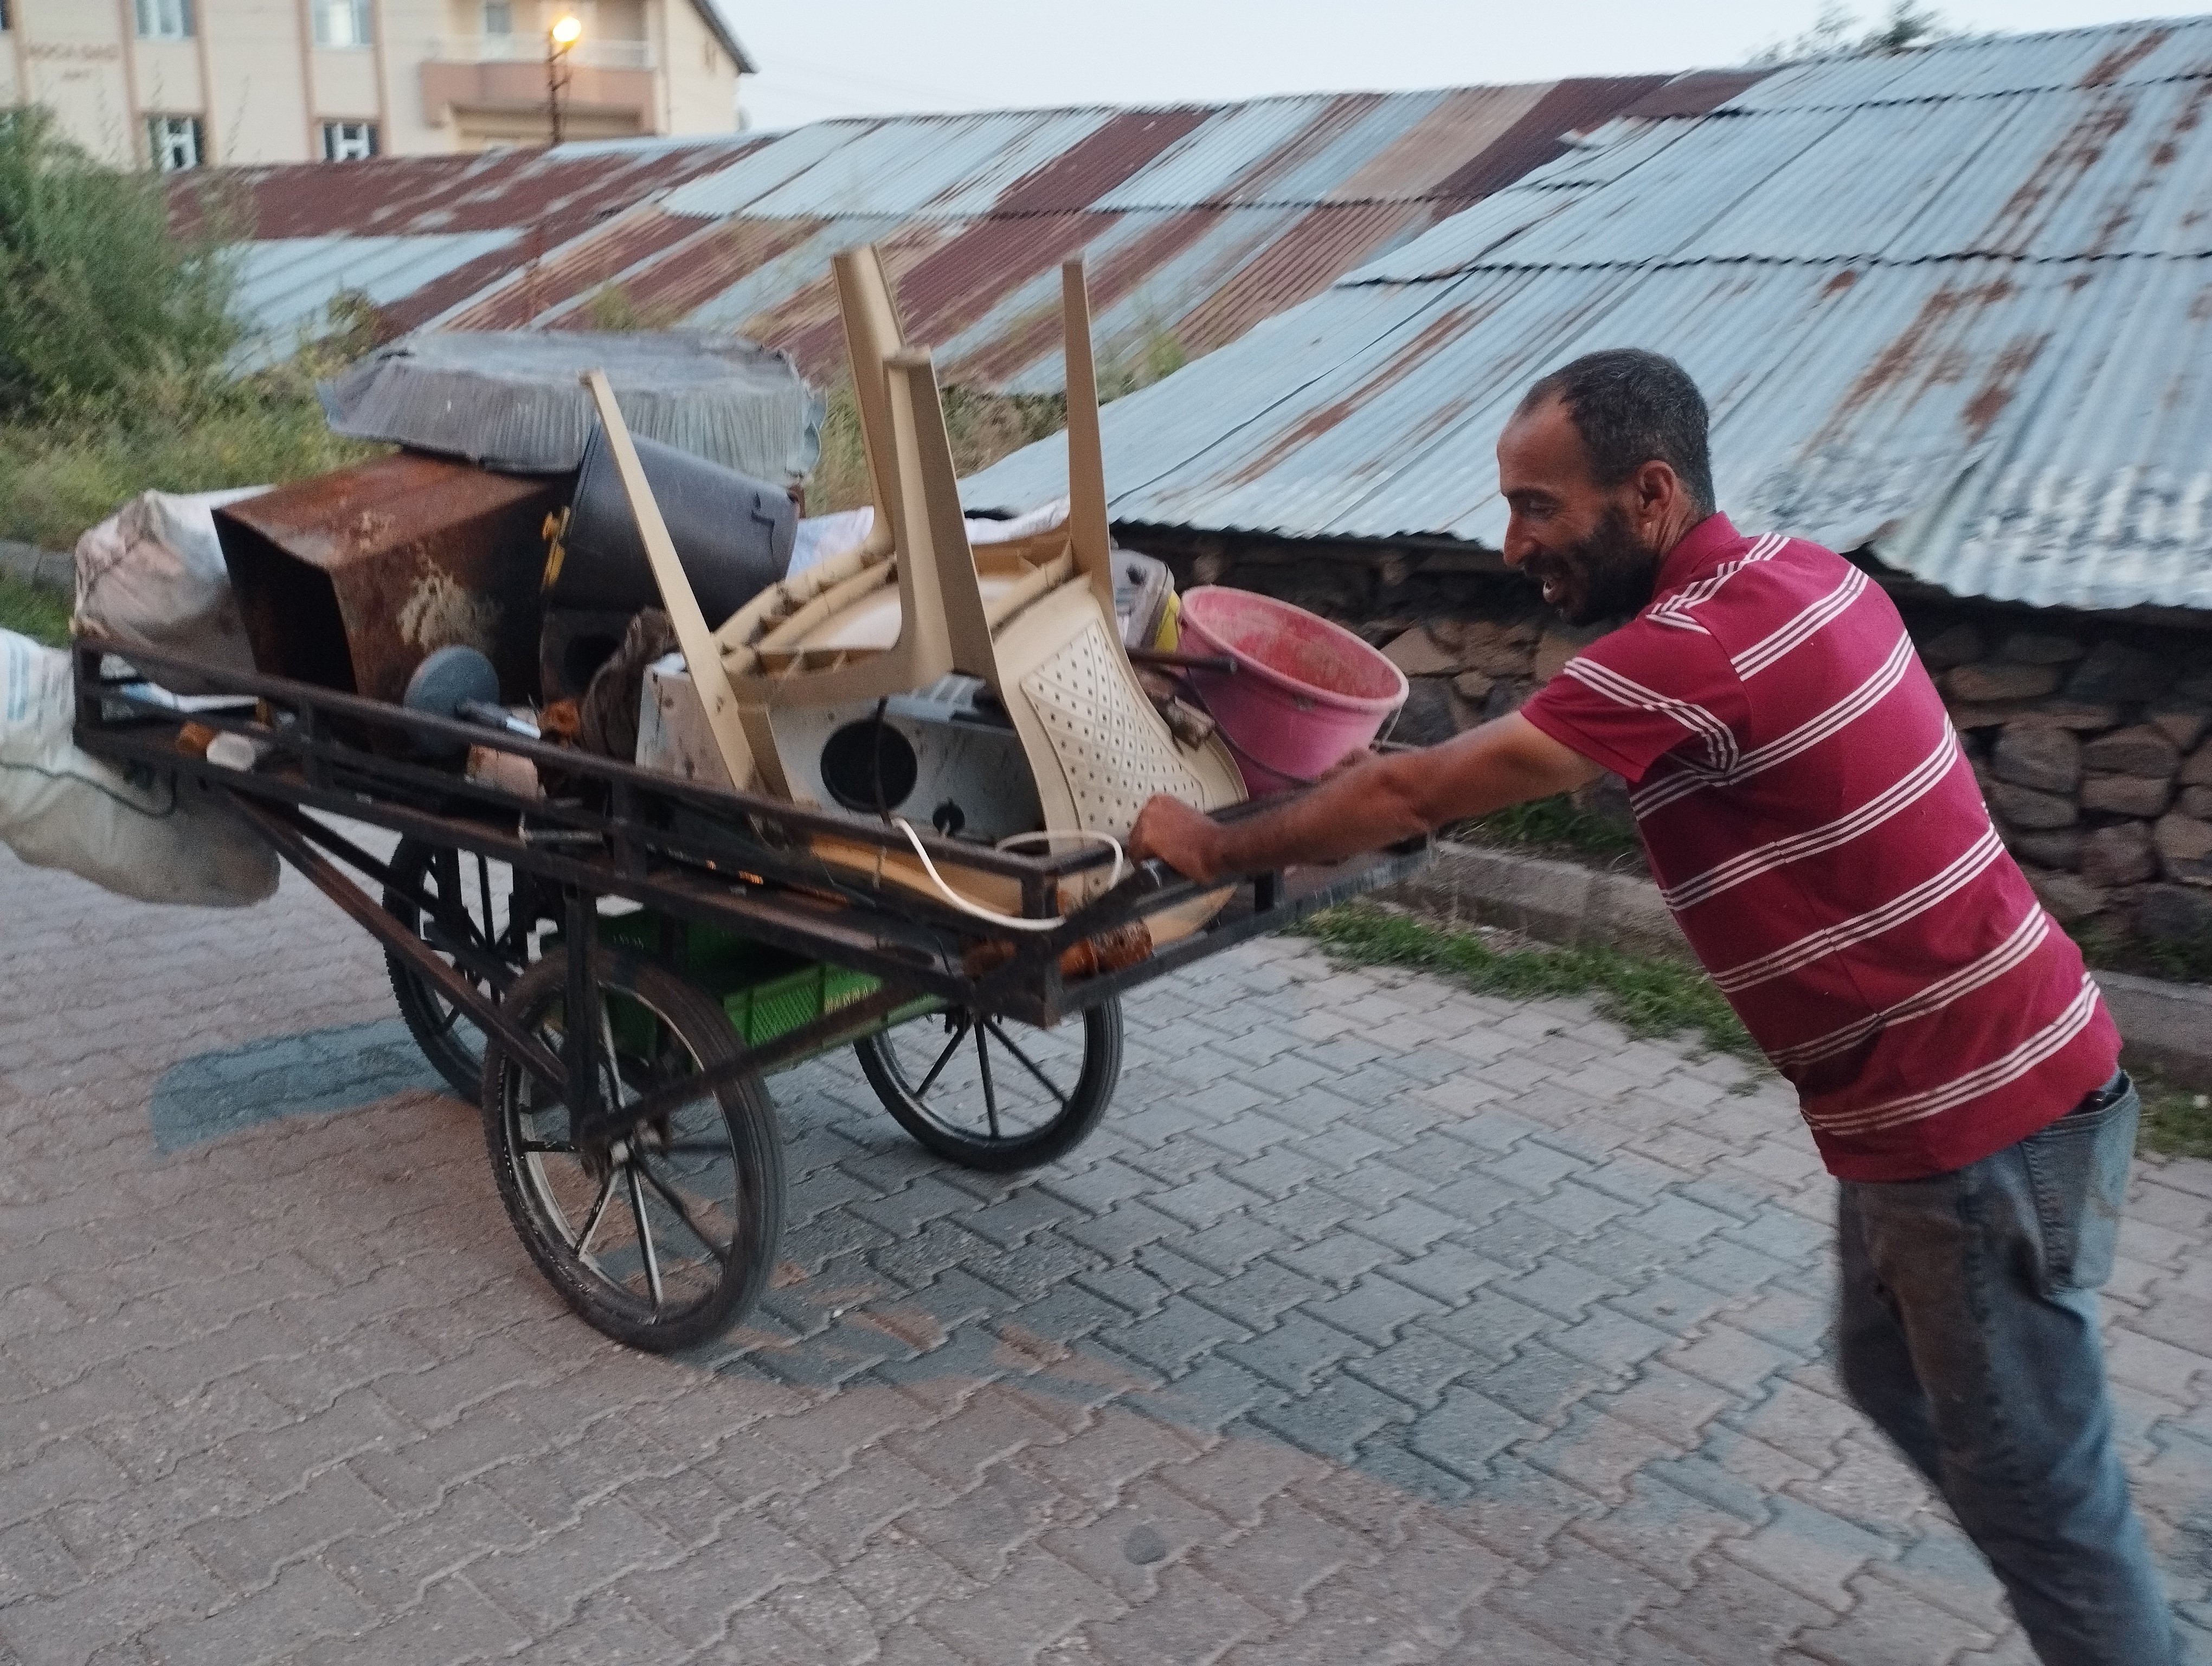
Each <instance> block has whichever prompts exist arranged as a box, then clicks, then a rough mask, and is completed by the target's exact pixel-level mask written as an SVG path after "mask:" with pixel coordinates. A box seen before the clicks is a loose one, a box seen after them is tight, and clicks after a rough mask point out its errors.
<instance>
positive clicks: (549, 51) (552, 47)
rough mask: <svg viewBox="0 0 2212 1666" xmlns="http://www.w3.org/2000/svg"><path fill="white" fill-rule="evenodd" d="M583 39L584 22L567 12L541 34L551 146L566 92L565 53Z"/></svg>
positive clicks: (556, 139) (558, 134)
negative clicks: (543, 35)
mask: <svg viewBox="0 0 2212 1666" xmlns="http://www.w3.org/2000/svg"><path fill="white" fill-rule="evenodd" d="M583 38H584V20H583V19H582V18H580V17H579V16H577V15H576V14H575V13H574V12H567V13H564V14H562V15H561V16H560V17H557V18H556V19H555V20H554V21H553V27H551V28H550V29H548V30H546V31H545V108H546V113H547V115H548V117H549V118H550V126H551V128H552V130H553V143H556V144H558V143H561V99H562V94H565V93H566V92H567V91H568V54H569V52H571V51H572V50H574V46H575V45H576V43H577V42H578V41H579V40H582V39H583Z"/></svg>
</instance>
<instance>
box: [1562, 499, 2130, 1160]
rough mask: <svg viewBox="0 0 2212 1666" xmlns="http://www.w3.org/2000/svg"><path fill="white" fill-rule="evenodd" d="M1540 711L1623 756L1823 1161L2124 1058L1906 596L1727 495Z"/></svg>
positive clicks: (1719, 965) (1672, 868)
mask: <svg viewBox="0 0 2212 1666" xmlns="http://www.w3.org/2000/svg"><path fill="white" fill-rule="evenodd" d="M1522 715H1523V716H1524V717H1526V718H1527V719H1528V721H1530V722H1531V723H1534V725H1535V726H1536V727H1538V728H1540V729H1541V730H1543V732H1544V733H1547V734H1548V735H1550V736H1551V737H1553V739H1555V740H1558V741H1559V742H1560V743H1561V744H1562V745H1566V746H1571V747H1572V748H1573V749H1574V750H1575V751H1577V752H1580V753H1581V754H1582V755H1583V757H1588V758H1590V759H1592V760H1593V761H1595V762H1596V763H1601V764H1603V765H1605V766H1606V767H1607V769H1613V770H1615V771H1617V772H1618V773H1619V774H1620V775H1622V776H1624V777H1625V778H1626V780H1627V781H1629V783H1630V784H1631V787H1632V794H1631V802H1632V805H1633V806H1634V807H1635V812H1636V822H1637V827H1638V831H1639V832H1640V833H1641V834H1642V836H1643V839H1644V849H1645V851H1646V852H1647V853H1648V854H1649V855H1650V860H1651V871H1652V873H1653V876H1654V877H1655V878H1656V879H1657V880H1658V882H1659V885H1660V887H1661V890H1662V892H1663V893H1664V895H1665V897H1666V898H1667V903H1668V907H1669V908H1671V909H1673V910H1674V918H1675V919H1676V920H1677V921H1680V924H1681V927H1682V930H1683V933H1684V934H1685V935H1686V936H1687V937H1688V939H1690V944H1691V946H1692V948H1694V949H1695V950H1696V951H1697V953H1698V956H1699V958H1700V959H1701V960H1703V961H1704V962H1705V967H1706V970H1708V971H1710V972H1711V974H1712V977H1713V981H1714V982H1716V983H1717V984H1718V985H1719V986H1720V988H1721V991H1722V993H1723V994H1725V995H1726V996H1727V997H1728V1000H1729V1005H1731V1006H1734V1007H1735V1010H1736V1012H1737V1013H1738V1014H1739V1015H1741V1018H1742V1019H1743V1022H1744V1026H1745V1027H1746V1028H1747V1029H1748V1030H1749V1031H1751V1033H1752V1036H1753V1038H1754V1039H1755V1040H1756V1041H1757V1042H1758V1043H1759V1046H1760V1047H1762V1048H1764V1049H1765V1051H1766V1055H1767V1057H1768V1058H1770V1059H1771V1060H1772V1061H1774V1067H1775V1068H1776V1069H1778V1071H1780V1072H1781V1073H1782V1074H1783V1075H1784V1077H1785V1078H1787V1079H1788V1080H1789V1081H1790V1083H1791V1085H1794V1086H1795V1087H1796V1090H1797V1094H1798V1100H1799V1103H1800V1104H1801V1105H1802V1107H1803V1110H1804V1113H1805V1120H1806V1121H1807V1122H1808V1123H1809V1124H1811V1126H1812V1129H1813V1135H1814V1140H1816V1141H1817V1142H1818V1143H1819V1146H1820V1154H1821V1156H1822V1157H1823V1158H1825V1159H1826V1163H1827V1165H1828V1168H1829V1170H1830V1171H1831V1172H1832V1173H1834V1174H1836V1175H1838V1176H1840V1177H1843V1178H1844V1179H1847V1180H1909V1179H1914V1178H1917V1177H1921V1176H1924V1175H1929V1174H1940V1173H1944V1172H1947V1171H1948V1170H1953V1169H1957V1168H1961V1167H1964V1166H1965V1165H1966V1164H1969V1163H1972V1162H1974V1161H1976V1160H1978V1159H1979V1158H1984V1157H1986V1156H1988V1155H1989V1154H1990V1152H1996V1151H2000V1150H2002V1149H2003V1148H2004V1147H2005V1146H2009V1145H2011V1144H2012V1143H2013V1142H2015V1140H2020V1139H2022V1138H2024V1137H2025V1136H2027V1134H2033V1132H2034V1131H2035V1130H2036V1129H2038V1128H2041V1127H2043V1126H2044V1125H2045V1123H2047V1122H2051V1121H2052V1120H2053V1119H2054V1118H2056V1117H2058V1116H2063V1115H2064V1114H2065V1112H2066V1111H2067V1110H2070V1109H2071V1108H2072V1107H2073V1106H2074V1105H2075V1104H2077V1103H2078V1102H2079V1101H2080V1100H2081V1097H2083V1096H2084V1095H2085V1094H2087V1093H2088V1092H2089V1091H2091V1090H2092V1089H2093V1088H2095V1087H2097V1086H2098V1085H2100V1084H2101V1083H2102V1082H2104V1081H2105V1080H2106V1078H2108V1077H2109V1076H2110V1075H2111V1074H2112V1069H2113V1066H2114V1061H2115V1060H2116V1059H2117V1058H2118V1053H2119V1036H2118V1031H2116V1030H2115V1029H2114V1028H2113V1026H2112V1018H2110V1016H2109V1015H2108V1014H2107V1013H2106V1011H2105V1006H2104V1002H2103V1000H2101V999H2100V997H2099V995H2098V993H2097V986H2096V985H2095V984H2094V983H2093V982H2091V981H2090V978H2089V976H2088V974H2087V972H2086V971H2085V970H2083V969H2082V964H2081V952H2080V951H2079V950H2078V949H2076V948H2075V946H2074V944H2073V942H2072V941H2071V940H2070V939H2069V938H2068V937H2067V936H2066V934H2065V933H2063V932H2062V931H2060V930H2059V929H2058V927H2057V925H2056V924H2055V923H2054V922H2053V921H2052V920H2051V916H2050V915H2047V914H2046V913H2045V912H2044V910H2043V909H2042V907H2041V905H2040V904H2039V903H2037V901H2036V899H2035V896H2034V893H2033V892H2032V891H2030V890H2029V889H2028V887H2027V880H2026V879H2024V878H2023V877H2022V876H2021V872H2020V869H2019V868H2018V867H2017V866H2015V864H2014V862H2013V860H2012V858H2011V857H2010V856H2009V855H2008V854H2006V852H2005V849H2004V847H2003V846H2002V845H2001V844H2000V843H1999V842H1997V835H1996V829H1995V828H1994V827H1993V826H1991V824H1990V815H1989V811H1988V808H1987V807H1986V806H1984V803H1983V802H1982V793H1981V788H1980V787H1979V786H1978V784H1977V783H1976V781H1975V780H1974V775H1973V770H1972V766H1971V765H1970V764H1969V763H1967V761H1966V755H1965V754H1964V753H1963V752H1962V751H1960V746H1959V739H1958V736H1957V734H1956V733H1954V732H1953V730H1952V727H1951V722H1950V719H1949V717H1948V715H1947V714H1945V712H1944V710H1943V703H1942V700H1941V699H1939V698H1938V697H1937V696H1936V688H1935V684H1932V683H1930V682H1929V680H1928V674H1927V672H1925V671H1923V669H1922V668H1921V665H1920V660H1919V658H1918V656H1917V655H1916V654H1914V652H1913V649H1912V642H1911V638H1909V637H1908V636H1907V635H1905V624H1904V622H1903V621H1902V620H1901V619H1900V618H1899V617H1898V613H1897V609H1896V608H1895V607H1894V606H1893V605H1891V602H1890V599H1889V598H1888V597H1887V596H1886V595H1884V594H1883V593H1882V592H1881V588H1880V587H1878V586H1876V585H1875V584H1873V583H1871V582H1869V580H1868V578H1867V576H1866V575H1865V574H1864V573H1863V572H1861V571H1860V570H1859V569H1857V568H1855V567H1853V566H1851V565H1850V563H1849V562H1845V561H1844V559H1843V558H1842V557H1841V556H1837V555H1835V554H1834V553H1833V552H1832V551H1830V550H1823V549H1821V548H1820V546H1819V545H1818V544H1808V543H1805V542H1804V541H1803V540H1802V539H1799V538H1785V537H1783V536H1781V535H1780V534H1769V535H1768V536H1766V537H1764V538H1745V537H1744V536H1742V534H1741V533H1739V532H1737V531H1736V530H1735V527H1733V526H1730V525H1729V522H1728V520H1727V517H1725V516H1723V515H1714V516H1712V517H1711V519H1709V520H1705V522H1703V523H1702V524H1700V525H1699V526H1697V527H1696V528H1694V529H1693V530H1692V532H1690V534H1689V535H1688V536H1687V537H1686V538H1684V539H1683V540H1682V541H1681V542H1680V544H1676V545H1675V546H1674V549H1673V550H1671V551H1669V552H1668V556H1667V558H1666V561H1665V562H1663V563H1662V566H1661V569H1660V574H1659V581H1658V585H1657V587H1656V593H1655V595H1654V596H1653V598H1652V600H1651V603H1650V605H1649V606H1647V607H1646V608H1644V611H1642V612H1641V613H1639V614H1638V615H1637V616H1636V617H1635V618H1634V619H1632V620H1631V621H1630V622H1629V623H1627V624H1626V625H1624V626H1622V627H1621V628H1620V629H1619V630H1616V631H1613V633H1612V634H1610V635H1607V636H1604V637H1601V639H1599V640H1598V641H1595V642H1594V643H1592V644H1591V645H1590V646H1589V648H1586V649H1584V650H1583V653H1582V654H1580V655H1578V656H1577V658H1575V659H1573V660H1569V661H1568V662H1567V664H1566V666H1565V668H1564V669H1563V670H1562V671H1561V672H1560V673H1559V675H1558V676H1556V677H1554V678H1553V679H1552V680H1551V681H1550V682H1549V683H1548V684H1546V685H1545V686H1544V687H1543V688H1542V689H1541V690H1539V691H1538V693H1537V694H1536V696H1535V697H1534V699H1532V700H1531V701H1530V702H1528V705H1526V706H1524V707H1523V708H1522Z"/></svg>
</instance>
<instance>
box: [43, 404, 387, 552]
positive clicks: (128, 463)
mask: <svg viewBox="0 0 2212 1666" xmlns="http://www.w3.org/2000/svg"><path fill="white" fill-rule="evenodd" d="M141 388H142V397H143V399H144V402H145V403H144V410H143V414H142V413H141V412H140V411H122V410H110V411H103V412H99V413H85V414H81V415H80V416H79V417H78V418H77V419H76V421H73V422H69V423H53V424H46V423H21V424H17V425H15V426H12V427H8V428H0V538H18V539H21V541H22V542H24V543H26V544H40V545H42V546H43V547H45V548H46V549H49V550H68V549H71V548H73V547H74V546H75V545H76V540H77V537H78V535H79V534H80V533H82V532H83V531H84V530H85V528H86V527H88V526H92V525H94V523H95V522H98V521H100V520H105V519H106V517H107V516H108V515H110V514H113V513H114V512H115V510H116V509H117V508H119V507H120V506H121V505H122V504H124V503H125V502H129V501H130V500H131V498H132V497H135V496H137V494H139V493H140V492H143V491H148V490H155V491H168V492H200V491H214V490H216V489H219V488H222V487H224V486H254V485H262V484H268V485H277V484H281V483H283V482H285V481H287V480H298V479H301V478H303V477H307V476H308V475H313V474H320V473H322V472H324V471H326V470H330V469H335V468H340V467H343V465H346V464H348V463H350V462H354V461H356V460H358V459H361V458H363V457H367V456H371V455H374V453H377V452H378V451H380V450H382V449H384V448H383V447H376V446H366V445H362V444H361V443H360V442H359V441H352V440H342V439H340V438H338V436H337V435H334V434H332V433H331V431H330V429H329V428H328V427H327V426H325V423H324V421H323V412H322V407H321V405H320V404H318V403H317V402H316V399H315V396H314V390H313V383H312V380H310V378H309V376H308V374H307V373H306V371H305V369H304V368H301V367H294V366H288V367H286V368H284V369H283V370H282V371H277V372H271V373H270V374H265V375H263V376H259V377H256V378H254V379H253V380H251V381H248V382H243V383H237V384H229V385H225V384H219V383H210V382H200V381H196V380H190V379H163V378H149V379H148V380H147V381H146V382H144V383H143V384H142V385H141Z"/></svg>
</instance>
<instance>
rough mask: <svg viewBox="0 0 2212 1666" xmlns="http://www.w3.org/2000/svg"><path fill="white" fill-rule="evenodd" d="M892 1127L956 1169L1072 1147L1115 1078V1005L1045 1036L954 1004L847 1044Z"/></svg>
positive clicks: (994, 1165) (1018, 1164) (1001, 1164)
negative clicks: (894, 1124) (895, 1123)
mask: <svg viewBox="0 0 2212 1666" xmlns="http://www.w3.org/2000/svg"><path fill="white" fill-rule="evenodd" d="M855 1050H856V1051H857V1052H858V1053H859V1054H860V1068H861V1069H862V1070H863V1071H865V1072H866V1074H867V1078H868V1083H869V1085H870V1086H872V1087H873V1088H874V1089H875V1090H876V1097H878V1098H879V1099H881V1100H882V1101H883V1102H884V1109H885V1110H889V1111H890V1114H891V1115H892V1116H895V1117H896V1118H897V1119H898V1122H899V1126H900V1127H901V1128H904V1129H905V1130H906V1131H907V1132H908V1134H912V1135H913V1136H914V1137H915V1139H916V1140H919V1141H920V1142H921V1144H922V1145H923V1146H927V1148H928V1149H929V1150H931V1151H933V1152H936V1153H937V1154H938V1155H939V1156H940V1157H944V1158H950V1159H951V1161H953V1162H955V1163H958V1164H962V1165H963V1167H966V1168H970V1169H982V1170H991V1171H994V1172H1004V1171H1005V1170H1010V1169H1027V1168H1034V1167H1035V1166H1036V1164H1040V1163H1049V1162H1050V1161H1052V1159H1053V1158H1055V1157H1060V1156H1064V1155H1065V1154H1066V1152H1070V1151H1073V1149H1074V1148H1075V1147H1076V1146H1078V1145H1079V1144H1080V1143H1082V1141H1083V1139H1084V1137H1085V1135H1087V1134H1089V1133H1090V1132H1091V1129H1093V1128H1097V1126H1098V1119H1099V1118H1100V1117H1101V1116H1104V1115H1105V1114H1106V1106H1107V1104H1108V1102H1109V1100H1111V1099H1112V1098H1113V1097H1114V1085H1115V1082H1117V1081H1118V1080H1120V1079H1121V1003H1120V1002H1119V1001H1117V1000H1106V1001H1103V1002H1101V1003H1100V1004H1099V1005H1098V1006H1093V1007H1092V1008H1091V1009H1090V1011H1088V1012H1085V1013H1084V1015H1083V1018H1082V1021H1081V1022H1080V1023H1076V1024H1065V1025H1060V1026H1058V1027H1056V1028H1054V1029H1051V1030H1040V1029H1037V1028H1036V1026H1034V1025H1027V1024H1018V1023H1016V1022H1014V1021H1013V1020H1012V1019H1009V1018H992V1017H989V1016H987V1015H985V1014H981V1013H978V1012H971V1011H970V1010H969V1009H968V1008H967V1007H964V1006H955V1007H949V1008H947V1009H946V1010H945V1011H944V1012H938V1013H933V1014H931V1015H930V1016H929V1017H927V1018H910V1019H908V1021H907V1022H906V1023H904V1024H900V1025H893V1026H892V1027H891V1028H890V1029H889V1030H885V1031H882V1032H881V1033H880V1034H878V1035H873V1036H870V1037H867V1038H866V1039H865V1040H863V1041H861V1042H859V1043H855Z"/></svg>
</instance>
